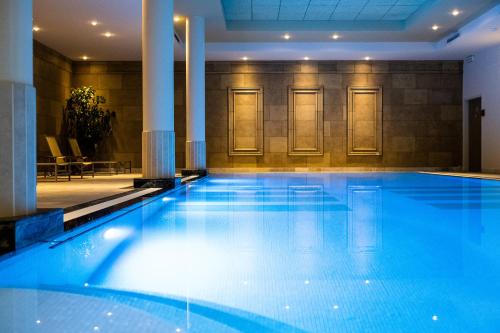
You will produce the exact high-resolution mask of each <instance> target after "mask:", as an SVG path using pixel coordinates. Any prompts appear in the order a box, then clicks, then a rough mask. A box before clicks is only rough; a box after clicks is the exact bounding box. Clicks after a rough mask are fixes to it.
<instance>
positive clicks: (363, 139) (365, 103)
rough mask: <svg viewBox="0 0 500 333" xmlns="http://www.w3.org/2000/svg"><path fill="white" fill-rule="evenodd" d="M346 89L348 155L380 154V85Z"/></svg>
mask: <svg viewBox="0 0 500 333" xmlns="http://www.w3.org/2000/svg"><path fill="white" fill-rule="evenodd" d="M347 90H348V91H347V96H348V97H347V98H348V101H347V103H348V104H347V108H348V111H347V118H348V119H347V124H348V125H347V153H348V155H382V87H348V89H347Z"/></svg>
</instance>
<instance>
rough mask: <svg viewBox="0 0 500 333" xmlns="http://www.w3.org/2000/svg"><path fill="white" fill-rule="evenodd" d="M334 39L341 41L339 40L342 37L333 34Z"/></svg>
mask: <svg viewBox="0 0 500 333" xmlns="http://www.w3.org/2000/svg"><path fill="white" fill-rule="evenodd" d="M332 38H333V39H335V40H336V39H339V38H340V36H339V35H337V34H333V36H332Z"/></svg>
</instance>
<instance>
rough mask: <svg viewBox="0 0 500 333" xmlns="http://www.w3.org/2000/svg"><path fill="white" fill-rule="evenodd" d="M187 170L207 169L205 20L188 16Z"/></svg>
mask: <svg viewBox="0 0 500 333" xmlns="http://www.w3.org/2000/svg"><path fill="white" fill-rule="evenodd" d="M186 169H187V170H186V171H187V173H189V172H196V171H198V172H199V171H204V170H205V169H206V144H205V20H204V19H203V17H200V16H193V17H189V18H187V20H186Z"/></svg>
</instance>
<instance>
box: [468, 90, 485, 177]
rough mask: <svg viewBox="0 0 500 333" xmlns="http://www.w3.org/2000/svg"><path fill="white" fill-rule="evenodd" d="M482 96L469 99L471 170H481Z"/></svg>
mask: <svg viewBox="0 0 500 333" xmlns="http://www.w3.org/2000/svg"><path fill="white" fill-rule="evenodd" d="M481 117H482V111H481V97H479V98H475V99H471V100H469V171H470V172H481V170H482V167H481Z"/></svg>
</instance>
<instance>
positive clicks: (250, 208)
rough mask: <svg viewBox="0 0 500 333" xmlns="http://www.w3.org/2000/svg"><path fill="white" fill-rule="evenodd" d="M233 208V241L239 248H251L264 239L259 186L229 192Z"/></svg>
mask: <svg viewBox="0 0 500 333" xmlns="http://www.w3.org/2000/svg"><path fill="white" fill-rule="evenodd" d="M230 202H231V207H232V210H233V217H232V222H231V224H232V226H233V242H234V245H235V246H236V247H237V248H239V249H246V250H252V249H257V248H259V247H260V246H261V244H262V242H263V239H264V204H263V203H264V200H263V191H262V189H261V188H259V187H254V188H253V189H249V190H247V189H238V190H235V191H234V192H232V193H231V194H230Z"/></svg>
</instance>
